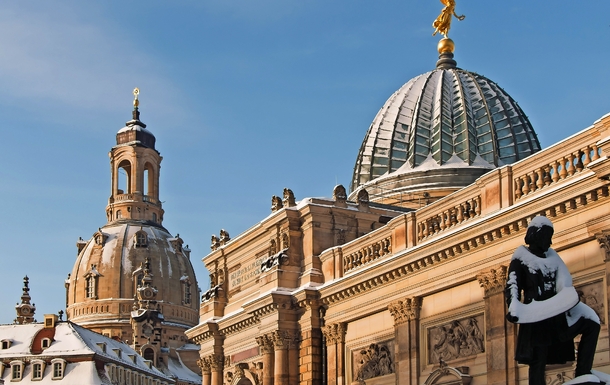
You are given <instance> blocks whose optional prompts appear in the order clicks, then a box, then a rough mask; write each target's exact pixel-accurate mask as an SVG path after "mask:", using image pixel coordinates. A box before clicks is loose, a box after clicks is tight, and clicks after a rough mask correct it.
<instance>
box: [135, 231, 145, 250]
mask: <svg viewBox="0 0 610 385" xmlns="http://www.w3.org/2000/svg"><path fill="white" fill-rule="evenodd" d="M133 241H134V245H135V247H147V246H148V236H147V235H146V233H145V232H144V231H142V230H140V231H138V232H137V233H136V234H135V235H134V239H133Z"/></svg>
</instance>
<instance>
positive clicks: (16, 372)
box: [12, 365, 21, 380]
mask: <svg viewBox="0 0 610 385" xmlns="http://www.w3.org/2000/svg"><path fill="white" fill-rule="evenodd" d="M12 374H13V376H12V379H13V380H21V365H13V371H12Z"/></svg>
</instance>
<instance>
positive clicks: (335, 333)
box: [322, 322, 347, 345]
mask: <svg viewBox="0 0 610 385" xmlns="http://www.w3.org/2000/svg"><path fill="white" fill-rule="evenodd" d="M346 331H347V324H346V323H344V322H339V323H334V324H328V325H325V326H323V327H322V333H323V334H324V338H325V339H326V345H334V344H336V343H343V342H345V332H346Z"/></svg>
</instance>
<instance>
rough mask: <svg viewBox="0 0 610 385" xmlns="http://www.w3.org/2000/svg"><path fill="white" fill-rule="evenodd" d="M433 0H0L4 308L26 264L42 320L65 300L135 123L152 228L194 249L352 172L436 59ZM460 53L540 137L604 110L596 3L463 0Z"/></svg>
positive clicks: (602, 24) (197, 257) (605, 22)
mask: <svg viewBox="0 0 610 385" xmlns="http://www.w3.org/2000/svg"><path fill="white" fill-rule="evenodd" d="M441 9H442V4H441V3H440V2H438V1H434V0H418V1H413V0H376V1H361V0H330V1H329V0H325V1H321V0H309V1H296V0H199V1H194V0H193V1H188V0H182V1H181V0H176V1H171V2H169V1H155V0H149V1H129V2H126V1H116V0H109V1H103V2H84V1H70V0H68V1H62V2H48V1H42V0H31V1H8V0H7V1H3V2H2V3H1V4H0V133H1V137H0V202H1V203H0V244H1V245H2V248H1V249H0V261H1V262H2V267H1V268H0V279H1V282H2V286H3V290H2V291H0V323H10V322H12V320H13V319H14V317H15V312H14V305H15V303H16V302H18V301H19V297H20V295H21V287H22V278H23V276H24V275H26V274H27V275H28V276H29V277H30V279H31V280H30V282H31V284H30V287H31V295H32V297H33V302H34V303H36V305H37V309H38V310H37V315H38V317H37V318H38V319H39V320H40V319H42V316H43V314H45V313H56V312H57V311H58V310H60V309H62V308H63V307H64V298H65V289H64V287H63V281H64V279H65V278H66V276H67V274H68V273H69V272H70V271H71V269H72V265H73V263H74V261H75V258H76V246H75V243H76V240H77V239H78V237H79V236H80V237H83V238H84V239H89V238H90V237H91V235H92V234H93V233H94V232H95V231H96V230H97V228H98V227H101V226H103V225H104V224H105V223H106V217H105V207H106V204H107V199H108V196H109V195H110V167H109V159H108V156H107V154H108V151H109V150H110V148H111V147H112V146H113V145H114V144H115V134H116V132H117V131H118V130H119V129H120V128H122V127H123V126H124V123H125V122H126V121H128V120H129V119H130V118H131V108H132V99H133V95H132V94H131V92H132V90H133V88H134V87H139V88H140V90H141V93H140V111H141V113H142V114H141V119H142V121H143V122H145V123H146V124H147V125H148V128H149V129H150V131H151V132H153V133H154V134H155V136H156V138H157V149H158V150H159V151H160V152H161V155H162V156H163V157H164V159H163V162H162V169H161V190H160V196H161V200H162V201H164V202H165V203H164V206H163V207H164V209H165V218H164V226H165V227H166V228H167V229H168V230H169V231H170V232H171V233H172V234H176V233H179V234H180V236H181V237H182V238H183V239H184V240H185V243H186V244H188V245H189V246H190V248H191V250H192V257H191V258H192V262H193V265H194V266H195V269H196V272H197V274H198V279H199V285H200V286H201V288H202V289H203V290H206V289H207V288H208V285H209V284H208V273H207V271H206V270H205V269H204V267H203V264H202V262H201V258H202V257H204V256H205V255H206V254H207V253H208V251H209V243H210V242H209V240H210V236H211V235H212V234H218V232H219V230H220V229H221V228H224V229H226V230H227V231H229V233H230V234H231V236H233V237H235V236H237V235H238V234H239V233H241V232H243V231H245V230H246V229H247V228H249V227H250V226H252V225H254V224H255V223H256V222H258V221H260V220H261V219H262V218H264V217H266V216H267V215H268V214H269V213H270V205H271V196H272V195H280V194H281V193H282V189H283V188H284V187H288V188H290V189H292V190H293V191H294V193H295V195H296V198H297V199H301V198H304V197H310V196H331V195H332V189H333V187H334V186H335V185H336V184H337V183H341V184H343V185H345V186H349V183H350V178H351V173H352V169H353V165H354V161H355V159H356V156H357V152H358V149H359V147H360V143H361V141H362V139H363V137H364V135H365V133H366V131H367V128H368V126H369V124H370V122H371V121H372V119H373V117H374V116H375V114H376V113H377V111H378V109H379V108H380V107H381V106H382V105H383V103H384V102H385V100H386V99H387V98H388V97H389V96H390V95H391V94H392V93H393V92H394V91H395V90H397V89H398V88H399V87H400V86H401V85H402V84H404V83H405V82H407V81H408V80H409V79H411V78H412V77H415V76H417V75H419V74H421V73H423V72H427V71H430V70H432V69H434V65H435V63H436V60H437V55H438V54H437V52H436V44H437V42H438V40H439V37H438V36H436V37H433V36H432V32H433V29H432V27H431V24H432V21H433V20H434V19H435V18H436V16H437V15H438V14H439V12H440V10H441ZM457 12H458V13H460V14H462V13H463V14H465V15H466V19H465V20H464V21H462V22H457V21H454V22H453V25H452V29H451V32H450V37H451V38H452V39H453V40H454V41H455V43H456V52H455V59H456V60H457V62H458V66H459V67H461V68H464V69H467V70H470V71H473V72H477V73H480V74H482V75H484V76H487V77H488V78H490V79H492V80H493V81H495V82H496V83H498V84H499V85H500V86H501V87H502V88H504V89H505V90H506V91H507V92H508V93H509V94H510V95H511V96H513V98H514V99H516V100H517V101H518V102H519V104H520V106H521V107H522V108H523V110H524V111H525V113H526V114H527V115H528V116H529V118H530V120H531V122H532V124H533V126H534V128H535V130H536V131H537V133H538V137H539V139H540V141H541V144H542V146H543V147H546V146H549V145H551V144H553V143H555V142H558V141H560V140H562V139H563V138H565V137H567V136H570V135H572V134H574V133H575V132H578V131H580V130H582V129H584V128H585V127H587V126H589V125H591V124H592V123H593V122H594V121H595V120H597V119H599V118H600V117H601V116H602V115H604V114H606V113H608V112H610V103H609V101H610V98H609V97H608V90H610V74H609V73H608V72H609V71H608V63H610V50H608V49H607V47H608V45H609V42H610V19H608V15H609V14H610V2H608V1H606V0H590V1H571V2H568V1H565V2H557V1H553V2H552V1H547V0H538V1H534V2H529V1H517V2H499V1H482V0H480V1H475V0H470V1H459V0H458V3H457Z"/></svg>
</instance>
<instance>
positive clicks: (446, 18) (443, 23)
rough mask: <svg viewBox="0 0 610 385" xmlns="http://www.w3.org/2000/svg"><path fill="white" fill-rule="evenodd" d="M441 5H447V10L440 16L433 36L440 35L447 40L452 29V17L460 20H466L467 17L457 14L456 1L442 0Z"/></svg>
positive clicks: (444, 9) (436, 21)
mask: <svg viewBox="0 0 610 385" xmlns="http://www.w3.org/2000/svg"><path fill="white" fill-rule="evenodd" d="M441 3H443V4H444V5H445V8H443V10H442V11H441V14H440V15H438V17H437V18H436V20H434V23H432V26H433V27H434V33H433V34H432V36H434V35H436V34H437V33H440V34H441V35H443V36H445V38H447V34H449V29H451V16H455V17H456V18H457V19H458V20H464V19H465V18H466V16H464V15H461V16H459V15H458V14H456V13H455V0H441Z"/></svg>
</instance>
